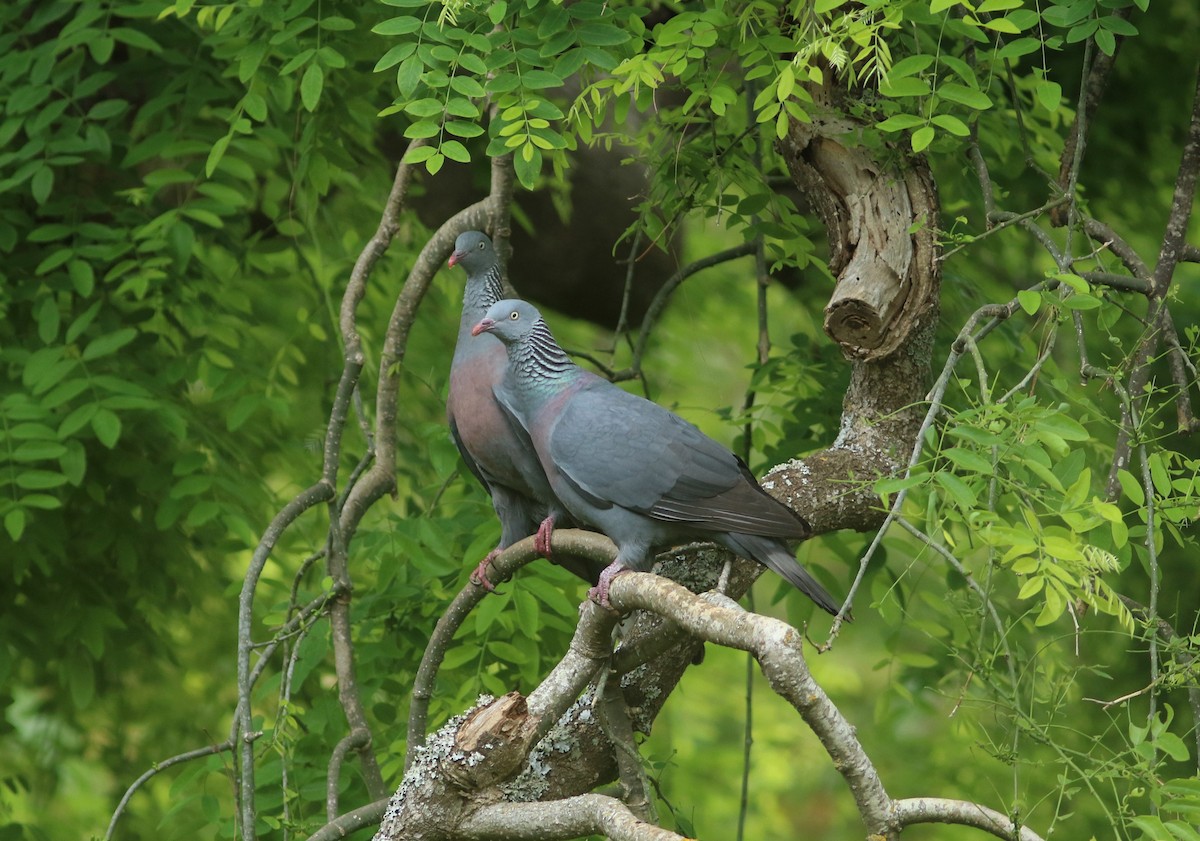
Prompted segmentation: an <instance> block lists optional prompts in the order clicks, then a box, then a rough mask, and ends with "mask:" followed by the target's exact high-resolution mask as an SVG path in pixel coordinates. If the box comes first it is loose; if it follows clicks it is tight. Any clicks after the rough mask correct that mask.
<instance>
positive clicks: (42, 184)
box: [29, 164, 54, 204]
mask: <svg viewBox="0 0 1200 841" xmlns="http://www.w3.org/2000/svg"><path fill="white" fill-rule="evenodd" d="M53 189H54V170H53V169H51V168H50V167H49V166H47V165H46V164H42V166H41V168H40V169H38V171H37V172H35V173H34V174H33V178H31V179H30V180H29V192H30V193H31V194H32V195H33V200H34V201H35V202H37V203H38V204H44V203H45V202H46V199H48V198H50V192H51V191H52V190H53Z"/></svg>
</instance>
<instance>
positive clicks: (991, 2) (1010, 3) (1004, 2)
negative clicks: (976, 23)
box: [975, 0, 1024, 15]
mask: <svg viewBox="0 0 1200 841" xmlns="http://www.w3.org/2000/svg"><path fill="white" fill-rule="evenodd" d="M1023 2H1024V0H983V2H982V3H980V4H979V5H978V6H976V7H975V14H977V15H990V14H994V13H995V12H1006V11H1008V10H1009V9H1019V8H1021V5H1022V3H1023Z"/></svg>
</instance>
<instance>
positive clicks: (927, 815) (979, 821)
mask: <svg viewBox="0 0 1200 841" xmlns="http://www.w3.org/2000/svg"><path fill="white" fill-rule="evenodd" d="M892 809H893V812H894V813H895V816H896V820H897V822H898V823H899V825H900V826H901V827H906V826H912V825H913V824H918V823H948V824H957V825H959V826H972V827H975V828H976V829H982V830H983V831H984V832H987V833H990V834H991V835H994V836H996V837H997V838H1003V839H1006V841H1007V840H1008V839H1011V841H1042V837H1041V836H1040V835H1038V834H1037V833H1036V832H1034V831H1033V830H1032V829H1030V828H1029V827H1027V826H1021V825H1020V824H1018V823H1016V822H1015V821H1014V820H1013V819H1012V818H1010V817H1008V816H1007V815H1002V814H1000V813H999V812H997V811H996V810H995V809H989V808H988V807H986V806H980V805H979V804H978V803H970V802H968V801H965V800H950V799H947V798H942V797H907V798H905V799H903V800H896V801H894V802H893V803H892Z"/></svg>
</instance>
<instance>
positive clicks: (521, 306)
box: [471, 298, 542, 345]
mask: <svg viewBox="0 0 1200 841" xmlns="http://www.w3.org/2000/svg"><path fill="white" fill-rule="evenodd" d="M541 320H542V315H541V313H539V312H538V311H537V307H535V306H534V305H533V304H531V303H529V302H528V301H517V300H514V299H511V298H510V299H508V300H504V301H497V302H496V303H494V304H492V306H491V308H490V309H488V311H487V314H486V315H485V316H484V317H483V318H482V319H481V320H480V322H479V323H478V324H476V325H475V326H474V327H472V328H471V335H472V336H478V335H479V334H480V333H491V334H492V335H493V336H495V337H496V338H498V339H499V340H500V341H502V342H504V343H505V344H506V345H510V344H513V343H514V342H519V341H521V340H522V339H524V338H525V337H526V336H528V335H529V333H530V332H531V331H532V330H533V328H534V326H535V325H536V324H537V323H538V322H540V321H541Z"/></svg>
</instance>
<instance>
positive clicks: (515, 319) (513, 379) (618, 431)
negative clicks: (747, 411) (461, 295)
mask: <svg viewBox="0 0 1200 841" xmlns="http://www.w3.org/2000/svg"><path fill="white" fill-rule="evenodd" d="M471 333H472V334H473V335H476V336H480V335H481V334H486V333H490V334H492V335H493V336H496V337H498V338H499V339H500V340H501V341H502V342H504V344H505V345H507V346H508V368H507V371H506V373H505V375H504V379H503V381H502V382H501V385H500V387H499V388H498V389H496V397H497V399H498V400H499V401H500V403H501V404H502V405H503V406H504V408H505V409H507V410H508V411H509V412H510V413H511V415H512V416H513V417H514V418H515V419H516V420H517V421H518V422H519V423H520V424H521V426H522V427H524V428H525V429H526V430H527V431H528V433H529V436H530V438H531V440H532V441H533V446H534V447H535V448H536V450H537V455H538V457H539V458H540V460H541V463H542V466H543V467H544V468H545V471H546V476H547V477H548V478H549V481H550V486H551V488H553V490H554V493H555V494H556V495H557V497H558V499H559V500H561V502H562V503H563V505H565V506H566V508H567V510H568V511H569V512H570V513H571V514H572V515H574V516H575V517H576V518H577V519H579V520H581V521H583V522H585V523H590V524H592V525H593V526H595V527H597V528H598V529H600V530H601V531H603V532H604V533H605V534H607V535H608V536H609V537H610V538H611V539H612V541H613V542H614V543H616V544H617V549H618V553H617V558H616V560H615V561H613V563H612V564H610V565H609V566H608V567H607V568H605V570H604V571H603V572H602V573H601V574H600V579H599V582H598V583H597V586H596V588H595V589H594V591H593V597H594V598H596V600H597V601H599V602H600V604H602V605H605V606H607V605H608V588H609V584H610V583H611V581H612V579H613V577H614V576H615V575H617V574H618V573H620V572H622V571H624V570H627V569H634V570H645V569H648V568H649V566H650V563H651V549H652V547H655V546H665V545H669V544H671V543H673V542H678V541H680V540H687V539H697V538H699V539H702V540H711V541H713V542H715V543H718V544H720V545H722V546H724V547H726V548H727V549H729V550H731V551H733V552H735V553H736V554H738V555H740V556H742V557H745V558H752V559H754V560H755V561H758V562H759V563H760V564H763V565H764V566H767V567H769V568H771V569H773V570H775V572H777V573H779V574H780V575H782V576H783V577H784V578H786V579H787V580H788V581H789V582H791V583H792V584H793V585H795V586H796V587H798V588H799V589H800V591H801V592H803V593H804V594H805V595H807V596H808V597H809V598H811V599H812V600H813V601H814V602H816V603H817V604H818V605H819V606H820V607H821V608H822V609H823V610H825V611H828V612H829V613H832V614H836V613H837V612H838V607H839V605H838V603H837V602H836V601H834V599H833V597H832V596H830V595H829V593H828V592H826V590H825V588H824V587H822V586H821V585H820V584H819V583H817V580H816V579H815V578H813V577H812V575H811V574H810V573H809V572H808V570H806V569H805V568H804V567H802V566H801V565H800V564H799V563H798V562H797V561H796V558H795V555H794V554H793V553H792V552H791V551H789V550H788V547H787V544H786V543H785V542H784V541H785V540H788V539H791V540H801V539H804V538H806V537H809V536H810V535H811V534H812V529H811V528H810V527H809V525H808V523H806V522H805V521H804V520H803V519H802V518H801V517H800V516H799V515H797V514H796V513H795V512H793V511H792V510H791V509H790V508H788V507H787V506H785V505H783V504H782V503H781V502H779V501H778V500H776V499H775V498H773V497H772V496H770V495H769V494H768V493H767V492H766V491H764V490H763V489H762V488H761V487H760V486H759V484H758V482H757V481H755V479H754V476H753V474H751V473H750V470H749V468H747V467H746V464H745V462H743V461H742V460H741V459H740V458H738V457H737V456H735V455H734V454H733V453H731V452H730V451H729V450H727V449H726V448H725V447H723V446H721V445H720V444H718V443H717V442H716V441H714V440H712V439H711V438H709V437H708V436H707V435H705V434H704V433H703V432H701V431H700V430H699V429H697V428H696V427H694V426H692V425H691V424H690V423H688V422H687V421H685V420H683V419H682V418H680V417H679V416H678V415H676V414H674V413H672V412H669V411H667V410H666V409H664V408H662V407H661V406H659V405H657V404H656V403H652V402H650V401H649V400H645V399H643V398H641V397H638V396H637V395H634V394H630V393H629V392H627V391H624V390H622V389H620V388H618V387H617V386H615V385H613V384H612V383H610V382H609V381H608V380H605V379H603V378H602V377H598V376H596V375H595V374H593V373H591V372H589V371H585V370H583V369H582V368H580V367H579V366H578V365H576V364H575V363H574V362H572V361H571V359H570V358H569V357H568V356H567V355H566V353H565V352H563V349H562V348H561V347H559V346H558V344H557V343H556V342H555V341H554V336H553V335H551V333H550V330H549V328H547V327H546V322H545V321H543V320H542V317H541V315H540V314H539V313H538V311H537V309H535V308H534V307H533V306H532V305H531V304H528V303H526V302H525V301H515V300H505V301H499V302H497V303H496V304H494V305H492V307H491V308H490V309H489V310H488V311H487V314H486V315H485V316H484V317H483V318H482V319H481V320H480V321H479V323H478V324H476V325H475V327H474V328H473V329H472V330H471Z"/></svg>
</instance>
